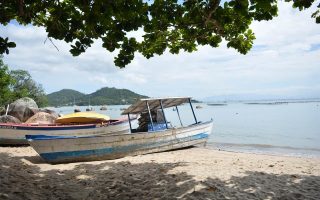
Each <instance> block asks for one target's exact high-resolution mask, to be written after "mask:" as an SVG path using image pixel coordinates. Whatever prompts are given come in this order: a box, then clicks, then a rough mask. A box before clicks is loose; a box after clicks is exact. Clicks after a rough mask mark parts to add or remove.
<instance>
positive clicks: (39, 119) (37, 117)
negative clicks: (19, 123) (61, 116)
mask: <svg viewBox="0 0 320 200" xmlns="http://www.w3.org/2000/svg"><path fill="white" fill-rule="evenodd" d="M56 119H57V116H55V115H53V114H49V113H46V112H38V113H36V114H34V115H33V116H32V117H30V118H29V119H28V120H27V121H26V123H27V124H32V123H38V124H54V123H55V120H56Z"/></svg>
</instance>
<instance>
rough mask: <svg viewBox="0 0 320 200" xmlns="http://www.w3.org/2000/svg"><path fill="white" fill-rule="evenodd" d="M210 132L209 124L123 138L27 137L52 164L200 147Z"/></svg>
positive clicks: (37, 150)
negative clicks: (194, 146)
mask: <svg viewBox="0 0 320 200" xmlns="http://www.w3.org/2000/svg"><path fill="white" fill-rule="evenodd" d="M211 131H212V121H210V122H206V123H200V124H195V125H191V126H188V127H182V128H177V129H167V130H163V131H155V132H140V133H133V134H123V135H118V134H116V135H115V134H112V135H107V136H96V137H74V138H49V139H48V138H42V139H41V137H40V138H34V137H28V138H29V143H30V145H31V146H32V147H33V148H34V149H35V151H36V152H37V153H38V154H39V155H40V156H41V157H42V158H43V159H44V160H45V161H46V162H49V163H53V164H56V163H68V162H80V161H93V160H108V159H116V158H121V157H125V156H132V155H141V154H148V153H154V152H162V151H167V150H173V149H179V148H183V147H188V146H193V145H198V144H203V143H205V142H206V141H207V139H208V137H209V135H210V134H211Z"/></svg>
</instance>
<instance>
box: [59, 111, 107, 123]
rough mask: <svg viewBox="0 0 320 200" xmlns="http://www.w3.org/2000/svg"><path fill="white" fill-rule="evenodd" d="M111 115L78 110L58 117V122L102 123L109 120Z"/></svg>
mask: <svg viewBox="0 0 320 200" xmlns="http://www.w3.org/2000/svg"><path fill="white" fill-rule="evenodd" d="M109 120H110V117H109V116H107V115H103V114H99V113H96V112H76V113H71V114H67V115H64V116H62V117H59V118H58V119H56V123H61V124H69V123H86V124H87V123H100V122H104V121H109Z"/></svg>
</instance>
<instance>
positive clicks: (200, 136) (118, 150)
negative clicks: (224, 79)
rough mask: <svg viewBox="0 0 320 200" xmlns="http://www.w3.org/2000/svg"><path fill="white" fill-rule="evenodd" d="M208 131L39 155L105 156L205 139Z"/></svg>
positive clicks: (52, 159) (54, 157)
mask: <svg viewBox="0 0 320 200" xmlns="http://www.w3.org/2000/svg"><path fill="white" fill-rule="evenodd" d="M208 137H209V134H208V133H200V134H197V135H193V136H190V137H185V138H181V139H175V140H169V141H163V142H156V143H148V144H136V145H128V146H120V147H108V148H104V149H92V150H81V151H67V152H53V153H42V154H40V156H41V157H42V158H43V159H45V160H47V161H48V162H59V160H62V161H63V160H66V159H73V158H74V159H77V158H84V157H89V156H97V157H99V156H101V157H102V156H106V155H111V154H119V153H127V152H133V151H138V150H141V149H152V148H156V147H160V146H163V145H166V144H168V145H169V144H171V143H182V142H188V141H193V140H199V139H205V138H208Z"/></svg>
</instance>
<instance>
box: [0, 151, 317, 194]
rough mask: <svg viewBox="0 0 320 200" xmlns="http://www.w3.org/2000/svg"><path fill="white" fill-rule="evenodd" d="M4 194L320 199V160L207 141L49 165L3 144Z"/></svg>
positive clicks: (0, 172) (0, 188) (0, 179)
mask: <svg viewBox="0 0 320 200" xmlns="http://www.w3.org/2000/svg"><path fill="white" fill-rule="evenodd" d="M0 162H1V163H0V199H121V200H122V199H137V200H138V199H315V200H316V199H320V159H315V158H314V159H310V158H309V159H308V158H296V157H283V156H268V155H256V154H245V153H231V152H223V151H215V150H208V149H201V148H192V149H185V150H179V151H171V152H164V153H156V154H149V155H143V156H135V157H126V158H122V159H117V160H109V161H96V162H82V163H71V164H60V165H50V164H46V163H44V162H43V161H42V160H41V158H40V157H39V156H38V155H37V153H36V152H35V151H33V149H32V148H30V147H15V148H10V147H0Z"/></svg>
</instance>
